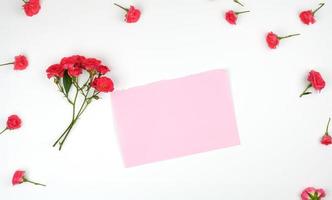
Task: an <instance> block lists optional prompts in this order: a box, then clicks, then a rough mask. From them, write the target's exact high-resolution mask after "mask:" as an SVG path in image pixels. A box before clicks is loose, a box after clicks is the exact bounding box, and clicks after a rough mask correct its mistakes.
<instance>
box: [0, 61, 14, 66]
mask: <svg viewBox="0 0 332 200" xmlns="http://www.w3.org/2000/svg"><path fill="white" fill-rule="evenodd" d="M12 64H14V63H13V62H9V63H3V64H0V67H1V66H5V65H12Z"/></svg>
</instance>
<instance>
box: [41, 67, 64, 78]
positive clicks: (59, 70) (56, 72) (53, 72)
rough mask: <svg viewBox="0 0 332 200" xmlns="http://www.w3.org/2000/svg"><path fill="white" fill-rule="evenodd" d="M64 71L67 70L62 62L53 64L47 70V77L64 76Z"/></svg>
mask: <svg viewBox="0 0 332 200" xmlns="http://www.w3.org/2000/svg"><path fill="white" fill-rule="evenodd" d="M64 72H65V70H64V68H63V65H60V64H54V65H51V66H49V67H48V68H47V70H46V73H47V78H52V77H58V78H59V77H63V75H64Z"/></svg>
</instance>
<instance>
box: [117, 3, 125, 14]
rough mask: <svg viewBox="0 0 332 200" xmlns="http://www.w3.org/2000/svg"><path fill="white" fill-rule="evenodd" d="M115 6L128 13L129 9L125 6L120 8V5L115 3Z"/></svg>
mask: <svg viewBox="0 0 332 200" xmlns="http://www.w3.org/2000/svg"><path fill="white" fill-rule="evenodd" d="M114 5H116V6H118V7H119V8H122V9H123V10H125V11H126V12H128V8H125V7H123V6H120V5H119V4H117V3H114Z"/></svg>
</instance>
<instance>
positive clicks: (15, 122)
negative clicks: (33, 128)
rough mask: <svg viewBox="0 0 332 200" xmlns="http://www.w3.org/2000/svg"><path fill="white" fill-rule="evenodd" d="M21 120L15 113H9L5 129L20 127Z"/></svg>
mask: <svg viewBox="0 0 332 200" xmlns="http://www.w3.org/2000/svg"><path fill="white" fill-rule="evenodd" d="M21 125H22V120H21V119H20V118H19V117H18V116H17V115H11V116H9V117H8V119H7V129H9V130H14V129H18V128H20V127H21Z"/></svg>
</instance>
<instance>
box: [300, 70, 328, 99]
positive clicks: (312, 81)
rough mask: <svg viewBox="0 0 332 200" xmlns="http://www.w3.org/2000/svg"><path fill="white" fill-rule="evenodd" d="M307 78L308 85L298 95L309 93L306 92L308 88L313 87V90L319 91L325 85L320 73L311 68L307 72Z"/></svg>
mask: <svg viewBox="0 0 332 200" xmlns="http://www.w3.org/2000/svg"><path fill="white" fill-rule="evenodd" d="M307 80H308V81H309V84H308V86H307V87H306V88H305V90H304V91H303V92H302V93H301V95H300V97H302V96H304V95H308V94H311V92H308V89H309V88H311V87H313V88H314V89H315V90H318V91H321V90H322V89H323V88H324V87H325V81H324V79H323V78H322V76H321V75H320V73H319V72H316V71H315V70H311V71H310V72H309V75H308V78H307Z"/></svg>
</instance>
